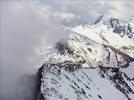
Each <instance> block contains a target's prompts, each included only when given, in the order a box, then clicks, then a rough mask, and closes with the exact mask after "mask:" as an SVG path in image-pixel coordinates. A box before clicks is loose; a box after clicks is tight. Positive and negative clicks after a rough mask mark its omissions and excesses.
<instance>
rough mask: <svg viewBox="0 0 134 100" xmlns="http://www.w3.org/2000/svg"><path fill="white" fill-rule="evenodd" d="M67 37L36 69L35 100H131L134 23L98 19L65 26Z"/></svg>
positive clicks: (45, 56)
mask: <svg viewBox="0 0 134 100" xmlns="http://www.w3.org/2000/svg"><path fill="white" fill-rule="evenodd" d="M64 29H65V30H67V31H68V32H69V36H68V38H67V39H66V40H64V41H59V42H57V44H56V45H55V47H54V48H52V49H50V50H49V51H48V52H47V53H46V52H40V54H42V58H43V60H44V64H43V66H42V67H41V68H40V69H39V72H38V77H39V80H38V81H39V82H38V86H39V89H38V97H37V98H38V100H42V99H43V100H134V77H130V76H129V75H128V72H126V71H125V69H127V70H128V69H132V68H133V67H134V63H133V62H134V36H133V35H134V23H133V22H132V21H128V22H125V21H122V20H119V19H117V18H111V17H106V16H101V17H100V18H99V19H98V20H97V21H96V22H95V24H94V25H86V24H85V25H79V26H77V27H74V28H68V27H64Z"/></svg>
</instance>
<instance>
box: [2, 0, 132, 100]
mask: <svg viewBox="0 0 134 100" xmlns="http://www.w3.org/2000/svg"><path fill="white" fill-rule="evenodd" d="M0 5H1V6H0V18H1V20H0V28H1V29H0V31H1V32H0V35H1V36H0V38H1V39H0V41H1V42H0V43H1V45H0V46H1V48H0V49H1V50H0V51H1V53H0V57H1V59H0V61H1V62H0V68H1V70H0V71H1V80H2V81H1V89H0V90H1V94H2V96H3V97H7V98H8V96H9V97H13V98H10V100H18V99H16V97H15V96H16V92H15V89H16V88H19V87H17V85H16V84H17V81H18V79H19V78H20V77H21V76H22V75H24V74H32V73H35V71H36V69H37V68H38V67H40V66H41V63H40V59H38V58H37V57H36V56H38V55H37V54H36V53H35V52H34V51H35V48H40V47H42V45H43V46H45V47H47V46H53V45H54V43H56V41H59V40H60V39H62V38H65V37H67V35H68V34H67V33H66V32H65V31H64V30H63V29H62V28H61V26H60V25H61V23H63V21H66V22H67V23H71V22H73V23H75V25H77V24H84V23H88V24H92V23H93V22H94V21H95V19H96V18H98V17H99V16H100V15H102V14H105V15H107V16H114V17H118V18H120V19H124V20H127V19H128V18H130V17H132V16H134V11H132V10H133V9H134V2H133V1H131V0H130V1H108V2H107V1H106V0H101V1H100V0H97V1H81V0H78V1H76V0H74V1H69V0H66V1H65V0H60V1H58V0H54V1H53V2H52V1H51V2H50V0H48V1H46V0H44V1H41V0H37V1H32V0H28V1H27V0H22V1H15V0H11V1H9V0H1V1H0ZM20 94H21V92H20ZM7 98H6V99H5V100H8V99H7ZM19 100H21V99H19ZM22 100H23V98H22Z"/></svg>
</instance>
